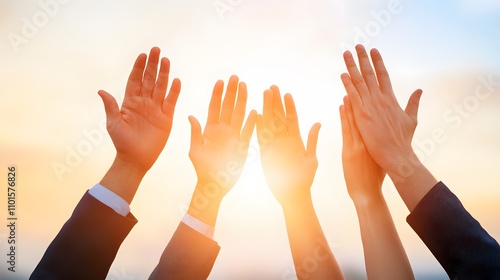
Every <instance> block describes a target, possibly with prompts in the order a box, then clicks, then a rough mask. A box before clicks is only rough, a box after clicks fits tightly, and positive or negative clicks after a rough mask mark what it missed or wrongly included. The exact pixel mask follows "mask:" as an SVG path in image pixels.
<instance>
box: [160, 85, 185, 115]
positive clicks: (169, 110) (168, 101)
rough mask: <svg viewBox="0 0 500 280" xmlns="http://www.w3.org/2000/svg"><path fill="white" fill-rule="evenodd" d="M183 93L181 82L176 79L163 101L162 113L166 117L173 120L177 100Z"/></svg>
mask: <svg viewBox="0 0 500 280" xmlns="http://www.w3.org/2000/svg"><path fill="white" fill-rule="evenodd" d="M180 92H181V80H179V79H177V78H176V79H174V81H173V82H172V86H170V91H169V92H168V95H167V98H165V100H164V101H163V105H162V111H163V113H164V114H165V115H167V116H168V117H170V118H172V117H173V116H174V110H175V105H176V104H177V98H178V97H179V94H180Z"/></svg>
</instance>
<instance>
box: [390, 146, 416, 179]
mask: <svg viewBox="0 0 500 280" xmlns="http://www.w3.org/2000/svg"><path fill="white" fill-rule="evenodd" d="M420 166H422V162H421V161H420V159H419V158H418V157H417V155H416V154H415V152H414V151H413V150H410V151H408V152H406V153H400V154H398V155H396V156H394V159H393V160H392V164H391V167H390V168H388V169H387V170H386V172H387V175H389V177H390V178H391V179H392V180H394V179H396V180H401V179H404V178H407V177H410V176H412V175H413V173H414V172H415V170H416V168H418V167H420Z"/></svg>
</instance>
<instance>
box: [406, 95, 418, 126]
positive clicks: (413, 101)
mask: <svg viewBox="0 0 500 280" xmlns="http://www.w3.org/2000/svg"><path fill="white" fill-rule="evenodd" d="M420 97H422V90H421V89H417V90H416V91H414V92H413V93H412V94H411V96H410V99H408V104H407V105H406V109H405V112H406V114H407V115H408V116H409V117H410V118H411V119H412V120H413V121H414V122H415V123H416V122H417V115H418V105H419V104H420Z"/></svg>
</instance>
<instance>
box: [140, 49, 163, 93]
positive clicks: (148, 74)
mask: <svg viewBox="0 0 500 280" xmlns="http://www.w3.org/2000/svg"><path fill="white" fill-rule="evenodd" d="M159 59H160V49H159V48H158V47H153V48H152V49H151V51H150V52H149V58H148V64H147V65H146V70H145V71H144V78H143V81H142V90H141V96H143V97H149V98H151V97H152V96H153V90H154V88H155V84H156V74H157V71H158V60H159Z"/></svg>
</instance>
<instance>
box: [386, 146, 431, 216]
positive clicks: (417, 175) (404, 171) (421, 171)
mask: <svg viewBox="0 0 500 280" xmlns="http://www.w3.org/2000/svg"><path fill="white" fill-rule="evenodd" d="M404 158H406V159H408V160H407V161H401V164H400V166H399V167H398V168H397V169H395V170H394V171H392V172H389V173H388V175H389V176H390V177H391V179H392V181H393V182H394V185H395V186H396V189H397V190H398V193H399V195H400V196H401V198H402V199H403V201H404V202H405V204H406V207H408V210H410V212H411V211H413V209H414V208H415V206H417V204H418V203H419V202H420V200H422V198H423V197H424V196H425V195H426V194H427V193H428V192H429V191H430V190H431V189H432V188H433V187H434V186H435V185H436V184H437V183H438V181H437V180H436V179H435V178H434V176H432V174H431V173H430V172H429V170H427V168H426V167H425V166H424V165H423V164H422V163H421V162H420V160H418V158H417V156H416V155H415V154H414V153H413V152H412V153H411V154H410V155H408V156H405V157H404ZM410 159H411V160H410Z"/></svg>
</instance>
